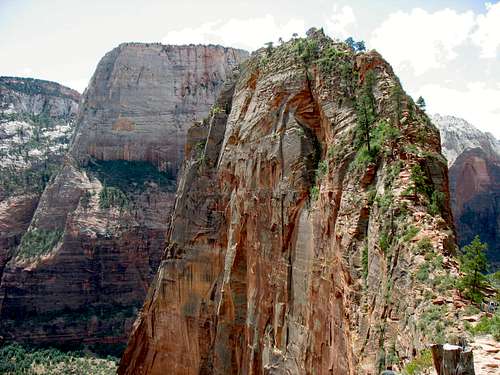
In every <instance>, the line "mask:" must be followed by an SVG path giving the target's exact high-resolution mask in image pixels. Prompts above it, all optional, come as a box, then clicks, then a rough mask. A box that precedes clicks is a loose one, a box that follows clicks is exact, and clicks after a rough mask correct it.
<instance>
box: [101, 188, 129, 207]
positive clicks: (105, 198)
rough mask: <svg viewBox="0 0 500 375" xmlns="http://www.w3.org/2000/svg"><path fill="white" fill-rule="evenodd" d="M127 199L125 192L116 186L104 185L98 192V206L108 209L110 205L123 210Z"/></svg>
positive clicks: (127, 204) (127, 203)
mask: <svg viewBox="0 0 500 375" xmlns="http://www.w3.org/2000/svg"><path fill="white" fill-rule="evenodd" d="M128 206H129V200H128V198H127V196H126V195H125V193H124V192H123V191H121V190H120V189H118V188H115V187H112V186H106V185H104V186H103V188H102V190H101V191H100V192H99V208H101V209H108V208H111V207H116V208H119V209H120V210H124V209H126V208H128Z"/></svg>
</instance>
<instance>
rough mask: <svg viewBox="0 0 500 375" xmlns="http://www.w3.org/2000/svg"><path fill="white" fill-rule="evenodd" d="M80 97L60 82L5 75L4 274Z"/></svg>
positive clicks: (0, 227) (0, 104)
mask: <svg viewBox="0 0 500 375" xmlns="http://www.w3.org/2000/svg"><path fill="white" fill-rule="evenodd" d="M79 100H80V94H79V93H78V92H76V91H74V90H72V89H70V88H68V87H64V86H61V85H59V84H58V83H55V82H49V81H42V80H38V79H32V78H19V77H0V279H1V277H2V273H3V269H4V266H5V264H6V263H7V261H8V260H9V259H10V257H11V256H12V252H13V251H14V250H15V248H16V247H17V245H18V244H19V241H20V239H21V238H22V236H23V235H24V233H25V231H26V229H27V228H28V226H29V224H30V222H31V218H32V217H33V214H34V212H35V209H36V207H37V204H38V200H39V199H40V195H41V193H42V191H43V189H44V187H45V185H46V184H47V183H48V181H49V179H50V177H51V176H52V175H53V174H55V173H57V170H58V168H59V166H60V165H61V163H62V160H63V155H64V154H65V152H66V150H67V148H68V145H69V143H70V139H71V136H72V134H73V130H74V124H75V119H76V115H77V110H78V102H79Z"/></svg>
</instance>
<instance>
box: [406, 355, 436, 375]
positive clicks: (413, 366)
mask: <svg viewBox="0 0 500 375" xmlns="http://www.w3.org/2000/svg"><path fill="white" fill-rule="evenodd" d="M432 366H433V361H432V353H431V351H430V350H429V349H425V350H423V351H422V352H421V353H420V355H418V356H417V357H415V358H413V359H412V360H411V361H410V362H408V364H407V365H406V366H405V367H404V369H403V374H406V375H418V374H422V373H423V372H424V371H425V370H427V369H429V368H430V367H432Z"/></svg>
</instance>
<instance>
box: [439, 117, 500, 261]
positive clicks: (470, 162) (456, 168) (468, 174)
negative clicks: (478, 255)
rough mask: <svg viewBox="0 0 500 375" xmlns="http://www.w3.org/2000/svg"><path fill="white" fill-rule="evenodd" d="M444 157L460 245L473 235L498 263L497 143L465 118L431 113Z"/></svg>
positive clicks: (499, 200) (499, 192) (499, 155)
mask: <svg viewBox="0 0 500 375" xmlns="http://www.w3.org/2000/svg"><path fill="white" fill-rule="evenodd" d="M431 119H432V121H433V122H434V124H435V125H436V126H437V127H438V128H439V129H440V131H441V142H442V146H443V154H444V155H445V156H446V158H447V159H448V166H449V171H450V172H449V176H450V192H451V196H452V209H453V215H454V219H455V225H456V228H457V232H458V240H459V244H460V246H464V245H466V244H468V243H469V242H470V241H471V240H472V239H473V238H474V236H475V235H479V236H480V237H481V240H483V241H485V242H487V243H488V247H489V249H488V256H489V258H490V260H491V261H492V262H493V263H494V264H496V265H497V266H498V265H499V264H500V142H499V141H498V140H497V139H496V138H495V137H493V135H491V134H490V133H484V132H482V131H480V130H479V129H477V128H476V127H474V126H473V125H471V124H469V123H468V122H467V121H465V120H463V119H460V118H456V117H453V116H441V115H434V116H432V118H431Z"/></svg>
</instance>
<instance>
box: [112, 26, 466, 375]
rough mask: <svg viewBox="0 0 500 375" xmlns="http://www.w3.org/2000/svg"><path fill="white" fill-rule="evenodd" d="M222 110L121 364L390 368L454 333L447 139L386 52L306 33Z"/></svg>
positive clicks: (222, 370) (246, 74) (239, 79)
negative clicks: (436, 301) (443, 140)
mask: <svg viewBox="0 0 500 375" xmlns="http://www.w3.org/2000/svg"><path fill="white" fill-rule="evenodd" d="M216 108H217V110H216V111H213V112H212V116H211V117H210V121H209V122H206V123H204V124H197V125H195V126H194V127H193V128H191V130H190V131H189V133H188V141H187V144H186V161H185V163H184V167H183V170H182V174H181V177H180V180H179V185H178V190H177V199H176V203H175V209H174V214H173V216H172V220H173V221H172V225H171V227H170V230H169V234H168V247H167V252H166V253H165V255H164V257H163V260H162V262H161V265H160V268H159V271H158V272H157V274H156V277H155V279H154V281H153V284H152V286H151V287H150V289H149V292H148V296H147V298H146V301H145V303H144V305H143V309H142V311H141V313H140V316H139V318H138V319H137V320H136V322H135V324H134V329H133V332H132V335H131V337H130V340H129V344H128V347H127V349H126V351H125V354H124V356H123V358H122V361H121V364H120V368H119V373H120V374H135V375H136V374H164V373H167V372H168V373H169V374H264V373H265V374H285V373H289V374H378V373H380V371H381V370H382V369H385V368H390V367H392V368H394V369H397V368H401V367H402V366H403V365H404V363H406V362H408V361H409V360H410V359H411V358H413V357H414V356H415V355H417V353H418V352H419V351H420V350H421V349H422V348H423V347H424V346H425V345H426V344H428V343H431V342H435V341H444V340H445V337H448V336H449V335H453V334H455V333H458V334H459V333H460V327H457V326H456V324H458V321H456V320H454V316H455V315H454V314H455V311H456V305H454V304H453V298H452V293H453V290H452V288H449V287H447V280H448V279H447V278H448V277H449V275H454V274H455V275H456V273H457V270H456V263H455V262H454V260H453V258H452V256H451V255H452V254H453V252H454V251H455V238H454V234H453V223H452V216H451V212H450V208H449V194H448V175H447V168H446V161H445V159H444V158H443V157H442V156H441V146H440V137H439V132H438V131H437V129H436V128H435V127H434V126H433V125H432V124H431V122H430V121H429V119H428V118H427V116H426V115H425V114H424V113H423V112H421V111H420V110H419V109H418V108H417V107H416V106H415V105H414V103H413V101H412V100H411V99H410V98H409V97H407V96H406V95H405V94H404V93H403V91H402V89H401V87H400V83H399V81H398V79H397V78H396V77H395V75H394V73H393V71H392V69H391V67H390V66H389V64H388V63H387V62H385V61H384V60H383V59H382V57H381V56H380V55H379V54H378V53H376V52H374V51H371V52H368V53H355V52H354V51H352V50H351V49H349V47H347V45H345V44H343V43H337V42H334V41H332V40H331V39H329V38H327V37H325V36H324V35H323V34H322V32H320V31H317V30H311V31H310V32H309V33H308V38H306V39H293V40H291V41H289V42H287V43H285V44H283V45H281V46H280V47H278V48H268V49H267V50H261V51H258V52H257V53H255V54H254V55H253V56H252V58H251V59H250V60H249V61H248V62H247V63H246V64H244V66H243V67H242V70H241V73H240V74H238V75H237V76H236V77H234V79H233V80H232V82H231V83H228V84H227V85H226V87H225V89H224V90H223V92H222V94H221V96H220V97H219V99H218V102H217V105H216ZM431 286H432V289H431ZM433 290H439V291H440V292H439V293H442V294H443V295H445V296H446V297H445V298H444V299H443V300H442V301H441V302H442V303H441V302H440V303H439V304H434V303H433V301H432V299H433V298H434V292H433Z"/></svg>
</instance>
